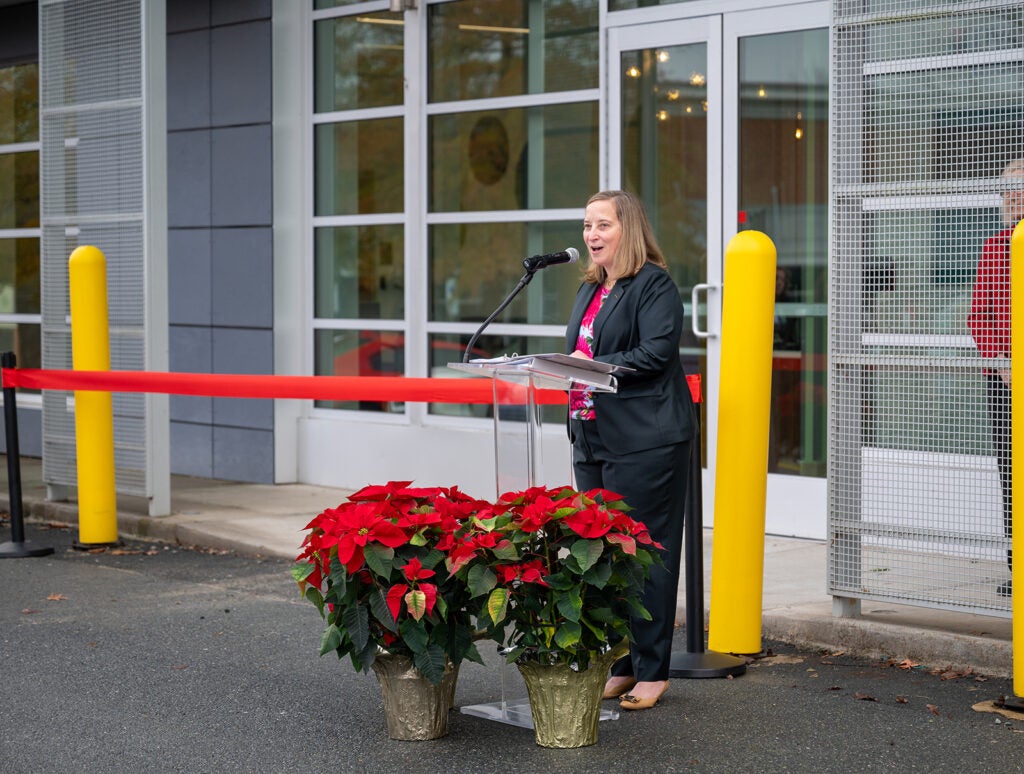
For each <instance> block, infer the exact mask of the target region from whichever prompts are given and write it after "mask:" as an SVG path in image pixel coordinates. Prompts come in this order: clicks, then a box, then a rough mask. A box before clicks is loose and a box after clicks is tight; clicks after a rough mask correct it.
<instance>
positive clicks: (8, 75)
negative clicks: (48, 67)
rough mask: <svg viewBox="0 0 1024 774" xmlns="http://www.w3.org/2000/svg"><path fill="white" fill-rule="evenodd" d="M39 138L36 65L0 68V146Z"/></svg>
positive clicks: (37, 73) (37, 67) (37, 70)
mask: <svg viewBox="0 0 1024 774" xmlns="http://www.w3.org/2000/svg"><path fill="white" fill-rule="evenodd" d="M38 139H39V66H38V65H37V64H36V63H35V62H32V63H30V64H21V65H14V66H12V67H0V145H7V144H10V143H16V142H35V141H36V140H38Z"/></svg>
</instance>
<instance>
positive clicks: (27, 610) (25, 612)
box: [21, 607, 39, 615]
mask: <svg viewBox="0 0 1024 774" xmlns="http://www.w3.org/2000/svg"><path fill="white" fill-rule="evenodd" d="M38 612H39V611H38V610H33V609H32V608H30V607H26V608H25V609H24V610H22V611H21V614H22V615H35V614H36V613H38Z"/></svg>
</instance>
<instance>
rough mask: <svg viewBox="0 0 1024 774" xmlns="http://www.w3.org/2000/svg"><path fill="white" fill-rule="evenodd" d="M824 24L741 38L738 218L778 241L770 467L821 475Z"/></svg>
mask: <svg viewBox="0 0 1024 774" xmlns="http://www.w3.org/2000/svg"><path fill="white" fill-rule="evenodd" d="M828 45H829V43H828V30H824V29H822V30H802V31H799V32H785V33H780V34H775V35H761V36H755V37H748V38H742V39H741V40H740V84H739V87H740V111H739V116H740V148H739V153H740V170H739V197H740V200H739V209H740V220H741V223H744V224H745V225H744V226H743V227H749V228H754V229H757V230H758V231H763V232H764V233H766V234H768V235H769V236H770V237H771V238H772V240H773V241H774V242H775V246H776V250H777V252H778V271H777V274H776V283H775V315H776V317H775V345H774V354H773V358H772V369H773V371H772V416H771V429H770V438H769V444H770V448H769V460H768V466H769V467H768V469H769V471H770V472H772V473H790V474H795V475H808V476H824V475H825V451H826V450H825V440H826V414H825V409H826V386H825V377H826V352H827V348H826V347H827V342H826V330H827V326H826V322H827V267H828V248H827V221H828V63H829V59H828Z"/></svg>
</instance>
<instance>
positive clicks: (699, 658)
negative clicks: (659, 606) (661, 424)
mask: <svg viewBox="0 0 1024 774" xmlns="http://www.w3.org/2000/svg"><path fill="white" fill-rule="evenodd" d="M693 418H694V428H695V429H694V433H693V440H692V441H691V442H690V480H689V482H688V483H689V486H687V488H686V516H685V521H684V525H683V557H684V562H685V564H686V569H685V572H686V652H685V653H678V652H677V653H673V654H672V661H671V663H670V664H669V671H668V676H669V677H735V676H738V675H742V674H743V673H744V672H746V671H747V662H746V661H744V660H743V659H742V658H740V657H738V656H733V655H730V654H727V653H717V652H715V651H706V650H705V649H704V539H703V536H702V534H701V530H702V528H703V523H704V487H703V481H702V474H701V466H700V445H701V441H700V405H699V391H698V397H695V399H694V403H693Z"/></svg>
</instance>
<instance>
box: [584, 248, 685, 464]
mask: <svg viewBox="0 0 1024 774" xmlns="http://www.w3.org/2000/svg"><path fill="white" fill-rule="evenodd" d="M598 287H599V285H597V284H593V285H591V284H588V283H583V285H581V286H580V289H579V291H577V293H576V303H575V304H574V305H573V309H572V314H571V315H570V316H569V323H568V325H567V326H566V330H565V351H566V353H567V354H571V353H572V352H573V351H574V350H575V349H576V339H577V338H578V336H579V329H580V322H581V321H582V320H583V314H584V312H585V311H586V309H587V306H588V305H589V304H590V301H591V299H592V298H593V297H594V293H595V292H597V289H598ZM682 332H683V303H682V301H681V300H680V298H679V290H678V289H677V288H676V284H675V282H673V281H672V278H671V277H670V276H669V274H668V272H667V271H665V270H664V269H663V268H661V267H660V266H656V265H655V264H653V263H645V264H644V265H643V267H642V268H641V269H640V271H639V272H638V273H637V275H636V276H635V277H624V278H622V279H620V280H618V281H617V282H616V283H615V287H614V288H612V291H611V293H609V294H608V297H607V298H606V299H605V300H604V304H603V305H602V306H601V311H600V312H599V313H598V315H597V319H596V320H595V321H594V360H599V361H601V362H604V363H612V364H614V365H621V366H628V367H630V368H634V369H636V370H635V371H626V372H623V373H621V374H617V375H616V376H617V378H618V382H619V390H618V392H617V393H601V392H595V393H594V416H595V420H594V421H595V422H596V423H597V429H598V432H599V433H600V434H601V439H602V441H603V442H604V443H605V444H607V445H608V446H609V447H612V448H615V449H617V450H619V451H621V452H622V453H624V454H628V453H631V452H636V451H642V450H644V449H653V448H655V447H657V446H667V445H669V444H673V443H680V442H682V441H687V440H689V439H690V438H691V437H692V436H693V415H692V403H693V401H692V398H691V397H690V391H689V387H688V386H687V384H686V376H685V374H684V373H683V368H682V365H681V364H680V362H679V340H680V337H681V336H682ZM569 438H570V440H574V439H573V438H572V430H571V427H570V431H569Z"/></svg>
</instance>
